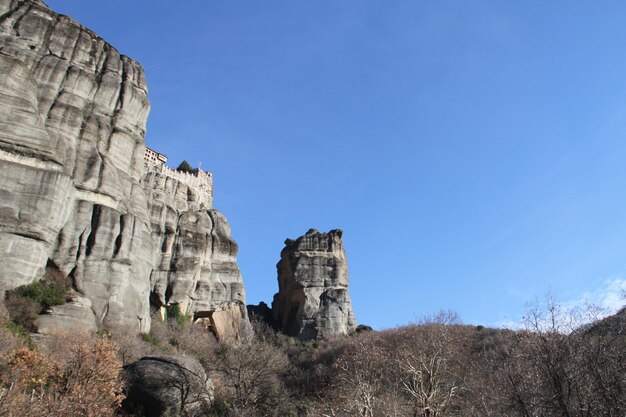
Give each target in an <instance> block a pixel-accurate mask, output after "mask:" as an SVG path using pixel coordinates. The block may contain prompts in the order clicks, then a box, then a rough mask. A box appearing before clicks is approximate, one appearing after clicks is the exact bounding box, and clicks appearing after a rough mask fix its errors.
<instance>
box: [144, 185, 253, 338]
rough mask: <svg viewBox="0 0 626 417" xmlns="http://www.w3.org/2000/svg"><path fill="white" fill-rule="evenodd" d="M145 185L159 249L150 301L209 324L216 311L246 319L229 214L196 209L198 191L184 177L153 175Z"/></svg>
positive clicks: (156, 253) (236, 248) (154, 266)
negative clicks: (178, 307)
mask: <svg viewBox="0 0 626 417" xmlns="http://www.w3.org/2000/svg"><path fill="white" fill-rule="evenodd" d="M145 185H146V189H148V190H149V193H150V194H149V206H150V221H151V224H152V240H153V242H154V245H155V248H156V249H155V251H154V254H153V255H154V256H153V264H152V274H151V286H152V294H151V300H152V304H153V305H156V306H159V307H160V306H166V305H170V304H178V305H179V306H180V309H181V311H182V312H183V313H185V314H189V315H194V317H195V318H196V319H203V318H206V319H207V324H208V325H211V320H210V319H211V316H212V313H213V312H215V311H220V312H222V313H221V317H222V316H224V314H227V315H229V317H228V318H227V319H228V320H231V321H232V322H237V321H238V320H239V321H240V320H241V319H245V318H246V317H247V313H246V310H245V289H244V286H243V283H242V278H241V273H240V272H239V267H238V266H237V251H238V247H237V243H235V241H234V240H233V239H232V238H231V236H230V226H229V225H228V222H227V221H226V218H225V217H224V216H223V215H222V214H221V213H220V212H218V211H217V210H214V209H209V210H198V197H197V193H195V192H194V190H193V188H190V187H188V186H187V185H186V184H184V183H183V182H181V181H177V180H175V179H172V178H165V177H162V176H160V175H158V174H155V173H149V174H148V175H147V176H146V178H145ZM230 316H232V317H230ZM212 327H214V330H215V331H216V332H218V333H220V329H217V328H216V327H215V326H212ZM222 333H223V331H222ZM222 336H223V335H222Z"/></svg>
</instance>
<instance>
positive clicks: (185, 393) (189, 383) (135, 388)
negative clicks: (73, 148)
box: [123, 356, 213, 417]
mask: <svg viewBox="0 0 626 417" xmlns="http://www.w3.org/2000/svg"><path fill="white" fill-rule="evenodd" d="M123 378H124V381H125V383H126V399H125V400H124V407H125V408H127V409H129V410H132V411H138V410H142V411H143V413H144V414H142V415H146V416H154V417H159V416H164V415H185V416H201V415H206V413H207V409H208V407H209V406H210V403H211V401H212V400H213V384H212V382H211V380H210V379H209V378H208V377H207V375H206V372H205V371H204V368H203V367H202V365H201V364H200V362H198V361H197V360H196V359H194V358H191V357H189V356H146V357H144V358H141V359H140V360H138V361H137V362H134V363H132V364H130V365H129V366H127V367H126V369H124V373H123Z"/></svg>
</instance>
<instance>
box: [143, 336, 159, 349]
mask: <svg viewBox="0 0 626 417" xmlns="http://www.w3.org/2000/svg"><path fill="white" fill-rule="evenodd" d="M141 340H143V341H144V342H146V343H150V344H151V345H154V346H159V341H158V340H157V339H156V338H155V337H154V336H152V335H151V334H150V333H142V334H141Z"/></svg>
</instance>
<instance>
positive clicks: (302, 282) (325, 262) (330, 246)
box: [272, 229, 356, 340]
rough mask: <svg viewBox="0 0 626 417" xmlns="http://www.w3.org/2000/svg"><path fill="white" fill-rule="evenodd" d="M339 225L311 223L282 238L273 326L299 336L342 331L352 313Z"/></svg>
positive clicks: (350, 329)
mask: <svg viewBox="0 0 626 417" xmlns="http://www.w3.org/2000/svg"><path fill="white" fill-rule="evenodd" d="M341 236H342V232H341V230H331V231H330V232H328V233H320V232H318V231H317V230H314V229H311V230H309V231H308V232H307V233H306V234H305V235H304V236H301V237H299V238H298V239H296V240H295V241H294V240H291V239H287V240H286V241H285V248H284V249H283V250H282V252H281V259H280V262H278V265H277V266H276V268H277V270H278V287H279V290H278V293H277V294H276V295H275V296H274V301H273V303H272V312H273V315H274V321H275V322H276V323H278V326H279V328H280V329H281V330H282V331H283V332H285V333H287V334H289V335H292V336H298V337H300V338H301V339H304V340H306V339H315V338H326V337H332V336H337V335H346V334H349V333H351V332H353V331H354V329H355V326H356V324H355V318H354V313H353V312H352V304H351V301H350V296H349V295H348V264H347V261H346V253H345V250H344V247H343V242H342V240H341Z"/></svg>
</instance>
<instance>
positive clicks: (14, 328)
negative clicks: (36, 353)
mask: <svg viewBox="0 0 626 417" xmlns="http://www.w3.org/2000/svg"><path fill="white" fill-rule="evenodd" d="M6 329H7V330H8V331H9V333H11V334H12V335H13V336H15V337H17V338H19V339H22V340H24V341H25V342H26V346H28V347H29V348H32V347H33V340H32V339H31V337H30V333H29V332H28V330H27V329H26V328H25V327H24V326H22V325H21V324H17V323H15V322H12V321H10V322H8V323H7V324H6Z"/></svg>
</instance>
